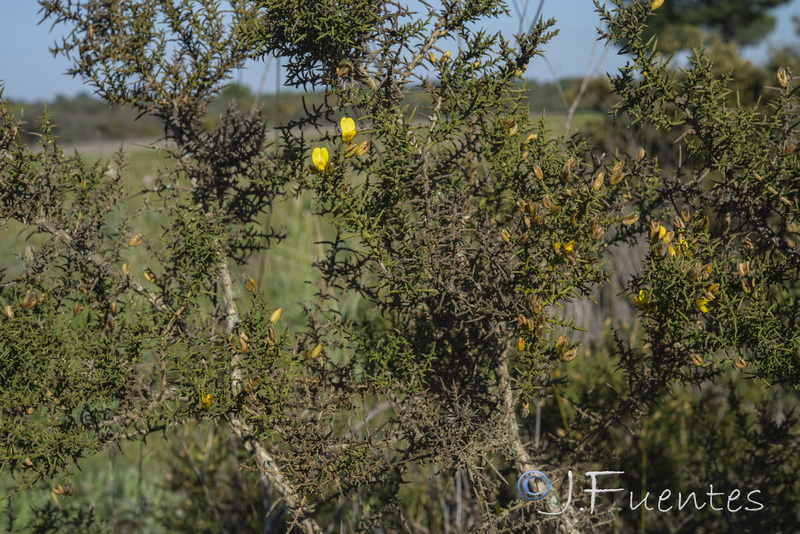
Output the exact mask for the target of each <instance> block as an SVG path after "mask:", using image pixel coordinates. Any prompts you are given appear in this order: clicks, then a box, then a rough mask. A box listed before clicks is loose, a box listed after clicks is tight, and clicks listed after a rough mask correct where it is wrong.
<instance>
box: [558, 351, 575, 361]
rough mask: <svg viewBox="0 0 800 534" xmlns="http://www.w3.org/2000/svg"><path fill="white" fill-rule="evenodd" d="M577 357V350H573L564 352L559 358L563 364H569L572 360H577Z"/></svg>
mask: <svg viewBox="0 0 800 534" xmlns="http://www.w3.org/2000/svg"><path fill="white" fill-rule="evenodd" d="M577 356H578V349H577V348H574V349H570V350H568V351H567V352H565V353H564V355H563V356H561V360H562V361H565V362H571V361H572V360H574V359H575V358H577Z"/></svg>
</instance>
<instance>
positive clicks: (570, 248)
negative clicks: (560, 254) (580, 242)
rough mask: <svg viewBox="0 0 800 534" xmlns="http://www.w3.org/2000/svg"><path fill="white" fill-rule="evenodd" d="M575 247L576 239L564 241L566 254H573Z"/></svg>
mask: <svg viewBox="0 0 800 534" xmlns="http://www.w3.org/2000/svg"><path fill="white" fill-rule="evenodd" d="M574 249H575V241H567V242H566V243H564V254H571V253H572V251H573V250H574Z"/></svg>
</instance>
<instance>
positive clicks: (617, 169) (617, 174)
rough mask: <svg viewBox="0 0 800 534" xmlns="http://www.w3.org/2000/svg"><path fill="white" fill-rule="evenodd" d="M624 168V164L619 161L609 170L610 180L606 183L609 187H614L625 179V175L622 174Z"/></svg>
mask: <svg viewBox="0 0 800 534" xmlns="http://www.w3.org/2000/svg"><path fill="white" fill-rule="evenodd" d="M624 166H625V164H624V163H623V162H621V161H618V162H617V163H616V164H615V165H614V167H613V168H612V169H611V178H609V179H608V183H610V184H611V185H616V184H618V183H620V182H621V181H622V179H623V178H625V173H624V172H622V168H623V167H624Z"/></svg>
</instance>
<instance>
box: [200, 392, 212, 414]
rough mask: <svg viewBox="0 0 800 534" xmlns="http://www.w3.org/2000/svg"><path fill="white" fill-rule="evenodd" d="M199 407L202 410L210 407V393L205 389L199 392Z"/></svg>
mask: <svg viewBox="0 0 800 534" xmlns="http://www.w3.org/2000/svg"><path fill="white" fill-rule="evenodd" d="M200 407H201V408H203V409H204V410H210V409H211V394H210V393H206V392H205V391H201V392H200Z"/></svg>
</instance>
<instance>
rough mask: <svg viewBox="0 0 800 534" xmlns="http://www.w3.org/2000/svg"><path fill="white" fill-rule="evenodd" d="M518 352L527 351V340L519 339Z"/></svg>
mask: <svg viewBox="0 0 800 534" xmlns="http://www.w3.org/2000/svg"><path fill="white" fill-rule="evenodd" d="M517 350H520V351H523V350H525V338H519V339H517Z"/></svg>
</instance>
